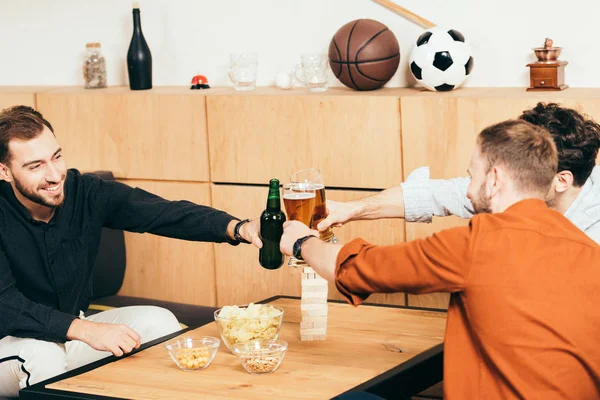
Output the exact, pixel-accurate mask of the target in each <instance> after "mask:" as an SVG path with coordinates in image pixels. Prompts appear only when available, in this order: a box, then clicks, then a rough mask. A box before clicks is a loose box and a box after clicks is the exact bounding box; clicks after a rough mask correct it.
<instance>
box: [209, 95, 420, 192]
mask: <svg viewBox="0 0 600 400" xmlns="http://www.w3.org/2000/svg"><path fill="white" fill-rule="evenodd" d="M407 91H411V92H412V91H414V90H411V89H398V90H392V91H390V90H382V91H381V93H378V92H369V93H363V94H362V95H356V93H357V92H354V91H351V90H349V89H348V90H344V89H340V88H335V89H332V90H330V91H328V92H325V93H323V94H308V93H307V92H306V91H305V90H301V89H298V90H293V91H291V92H287V93H286V94H282V93H283V92H284V91H281V90H278V91H274V90H268V89H263V90H262V91H259V92H258V93H257V94H252V93H244V94H235V93H233V92H229V94H216V95H208V96H207V113H208V132H209V143H210V164H211V178H212V181H213V182H226V183H258V184H263V183H265V182H268V181H269V179H270V178H271V177H272V176H280V177H289V176H290V175H291V174H292V173H293V172H295V171H297V170H300V169H302V168H311V167H314V168H319V169H320V170H321V172H323V174H324V176H326V177H327V180H326V184H327V185H328V186H336V187H351V188H385V187H388V186H391V185H395V184H398V183H399V182H400V180H401V179H402V168H401V154H400V152H401V149H400V113H399V109H398V96H399V95H400V94H401V93H403V92H407Z"/></svg>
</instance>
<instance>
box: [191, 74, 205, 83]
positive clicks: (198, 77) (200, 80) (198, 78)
mask: <svg viewBox="0 0 600 400" xmlns="http://www.w3.org/2000/svg"><path fill="white" fill-rule="evenodd" d="M207 83H208V79H206V77H205V76H204V75H196V76H194V77H193V78H192V85H199V84H201V85H206V84H207Z"/></svg>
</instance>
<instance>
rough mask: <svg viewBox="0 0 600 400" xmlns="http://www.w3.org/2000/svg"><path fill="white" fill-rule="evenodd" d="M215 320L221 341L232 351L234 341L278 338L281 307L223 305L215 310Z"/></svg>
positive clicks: (252, 304)
mask: <svg viewBox="0 0 600 400" xmlns="http://www.w3.org/2000/svg"><path fill="white" fill-rule="evenodd" d="M215 321H216V323H217V327H218V328H219V333H220V334H221V338H222V339H223V343H225V346H227V348H228V349H229V351H231V352H232V353H233V346H234V345H235V344H236V343H242V342H248V341H251V340H258V341H265V340H276V339H277V338H279V331H280V330H281V323H282V322H283V309H282V308H281V307H276V306H272V305H265V304H254V303H250V304H249V305H248V306H246V307H238V306H225V307H223V308H220V309H218V310H217V311H215Z"/></svg>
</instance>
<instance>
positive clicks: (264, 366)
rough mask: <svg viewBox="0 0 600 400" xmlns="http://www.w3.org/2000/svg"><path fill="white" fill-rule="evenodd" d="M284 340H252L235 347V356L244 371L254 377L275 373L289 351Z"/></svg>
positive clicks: (237, 344)
mask: <svg viewBox="0 0 600 400" xmlns="http://www.w3.org/2000/svg"><path fill="white" fill-rule="evenodd" d="M287 348H288V344H287V342H286V341H284V340H263V341H260V340H251V341H248V342H241V343H236V344H234V345H233V354H235V355H236V356H237V358H238V360H239V361H240V363H241V364H242V366H243V367H244V369H245V370H246V371H247V372H248V373H250V374H253V375H261V374H270V373H273V372H275V370H277V368H279V365H281V362H282V361H283V358H284V357H285V353H286V351H287Z"/></svg>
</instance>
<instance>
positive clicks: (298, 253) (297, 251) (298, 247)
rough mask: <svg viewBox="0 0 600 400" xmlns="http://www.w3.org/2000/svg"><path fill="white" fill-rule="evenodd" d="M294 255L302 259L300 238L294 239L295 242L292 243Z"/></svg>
mask: <svg viewBox="0 0 600 400" xmlns="http://www.w3.org/2000/svg"><path fill="white" fill-rule="evenodd" d="M293 250H294V251H293V252H294V257H296V259H298V260H302V239H298V240H296V243H294V249H293Z"/></svg>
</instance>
